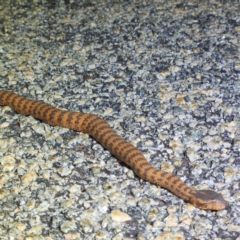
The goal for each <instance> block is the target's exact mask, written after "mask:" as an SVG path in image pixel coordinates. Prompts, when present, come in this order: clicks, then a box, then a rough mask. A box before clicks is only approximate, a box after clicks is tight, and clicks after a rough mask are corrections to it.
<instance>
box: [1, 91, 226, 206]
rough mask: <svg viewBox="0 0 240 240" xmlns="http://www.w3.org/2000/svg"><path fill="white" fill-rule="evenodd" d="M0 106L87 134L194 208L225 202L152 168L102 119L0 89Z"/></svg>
mask: <svg viewBox="0 0 240 240" xmlns="http://www.w3.org/2000/svg"><path fill="white" fill-rule="evenodd" d="M0 105H1V106H9V107H11V108H12V109H13V110H14V111H16V112H18V113H21V114H23V115H31V116H33V117H34V118H37V119H40V120H42V121H44V122H46V123H48V124H50V125H54V126H61V127H67V128H70V129H73V130H75V131H81V132H84V133H87V134H89V135H91V136H92V137H93V138H94V139H96V140H97V141H98V142H99V143H101V144H102V145H103V146H104V147H105V148H106V149H108V150H109V151H110V152H111V153H112V154H113V155H114V156H115V157H116V158H117V159H119V160H121V161H123V162H125V163H126V164H127V165H129V166H130V167H131V168H132V169H133V171H134V172H135V173H136V174H137V175H138V176H139V177H140V178H142V179H144V180H146V181H149V182H151V183H154V184H156V185H159V186H161V187H163V188H166V189H168V190H169V191H170V192H172V193H173V194H175V195H177V196H178V197H180V198H182V199H183V200H184V201H186V202H189V203H191V204H193V205H194V206H195V207H197V208H200V209H210V210H221V209H224V208H225V207H226V206H227V205H228V202H227V201H225V200H224V198H223V197H222V195H221V194H219V193H216V192H214V191H211V190H193V189H191V188H190V187H188V186H187V185H186V184H185V183H183V182H182V181H181V180H180V179H179V178H178V177H177V176H175V175H173V174H171V173H167V172H164V171H161V170H159V169H156V168H154V167H153V166H152V165H151V164H150V163H149V162H148V161H147V160H146V159H145V157H144V156H143V154H142V153H141V152H140V151H139V150H138V149H137V148H136V147H134V146H133V145H132V144H131V143H129V142H127V141H125V140H124V139H123V138H121V137H120V136H118V135H117V134H116V133H115V132H114V131H113V129H112V128H111V127H110V126H109V124H108V123H107V122H106V121H104V120H103V119H102V118H100V117H98V116H96V115H93V114H89V113H81V112H70V111H63V110H59V109H57V108H55V107H53V106H51V105H49V104H47V103H44V102H41V101H35V100H31V99H27V98H25V97H23V96H20V95H18V94H15V93H12V92H8V91H2V90H0Z"/></svg>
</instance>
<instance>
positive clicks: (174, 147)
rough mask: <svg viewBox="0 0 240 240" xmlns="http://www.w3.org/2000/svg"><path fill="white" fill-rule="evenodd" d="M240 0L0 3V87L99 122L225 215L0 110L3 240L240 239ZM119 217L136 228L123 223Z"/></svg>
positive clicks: (92, 148) (75, 137) (98, 151)
mask: <svg viewBox="0 0 240 240" xmlns="http://www.w3.org/2000/svg"><path fill="white" fill-rule="evenodd" d="M239 7H240V6H239V2H238V1H236V0H233V1H193V0H191V1H186V2H184V1H161V0H151V1H106V0H100V1H99V0H98V1H96V0H93V1H87V0H86V1H85V0H83V1H77V0H70V1H63V0H59V1H50V0H49V1H45V0H42V1H40V0H34V1H27V0H21V1H11V2H9V1H5V0H3V1H2V2H1V4H0V19H1V21H0V39H1V44H0V77H1V80H0V81H1V84H0V89H1V90H2V89H3V90H9V91H13V92H16V93H19V94H21V95H24V96H26V97H30V98H32V99H37V100H43V101H45V102H47V103H49V104H52V105H54V106H58V107H60V108H62V109H69V110H72V111H83V112H89V113H93V114H97V115H99V116H101V117H103V118H104V119H105V120H107V121H108V123H109V124H110V125H111V126H112V127H113V128H114V129H115V130H116V132H117V133H118V134H119V135H121V136H122V137H124V138H125V139H126V140H128V141H130V142H132V143H133V144H134V145H136V146H137V147H138V148H139V149H140V150H142V151H143V152H144V154H145V156H146V158H147V159H148V160H149V161H150V162H151V163H152V164H153V165H154V166H155V167H157V168H161V169H162V170H164V171H167V172H170V173H174V174H176V175H178V176H179V177H180V178H181V179H182V180H183V181H185V182H186V183H187V184H188V185H189V186H193V188H194V189H214V190H216V191H218V192H221V193H222V194H223V195H224V197H225V198H226V199H227V200H228V201H229V203H230V207H228V208H227V209H225V210H223V211H220V212H212V211H204V210H199V209H196V208H194V207H193V206H192V205H190V204H187V203H184V202H183V201H182V200H180V199H179V198H177V197H176V196H174V195H173V194H171V193H170V192H168V191H167V190H165V189H162V188H160V187H157V186H155V185H151V184H149V183H146V182H145V181H143V180H140V179H139V178H138V177H137V176H136V175H135V174H134V173H133V171H132V170H131V169H130V168H129V167H127V166H126V165H125V164H122V163H120V162H119V161H118V160H116V159H115V158H114V157H113V156H112V155H111V154H110V153H109V152H108V151H106V150H105V149H104V148H103V147H102V146H101V145H100V144H98V143H96V142H95V141H94V140H93V139H92V138H91V137H89V136H88V135H87V134H84V133H76V132H74V131H72V130H69V129H65V128H61V127H52V126H49V125H48V124H45V123H43V122H41V121H38V120H36V119H34V118H32V117H26V116H21V115H19V114H17V113H15V112H13V111H12V110H11V109H10V108H9V107H5V106H3V107H2V106H1V107H0V204H1V210H0V222H1V224H0V236H1V238H3V239H18V240H26V239H27V240H33V239H34V240H36V239H47V240H53V239H54V240H55V239H84V240H85V239H86V240H88V239H89V240H92V239H114V240H118V239H125V240H126V239H138V240H143V239H148V240H154V239H156V240H157V239H216V240H217V239H238V238H239V237H240V235H239V232H240V230H239V220H238V219H239V215H240V209H239V203H240V200H239V199H240V197H239V196H240V193H239V180H240V174H239V172H240V171H239V150H240V124H239V123H240V117H239V93H240V59H239V56H240V54H239V46H240V45H239V35H240V27H239V21H240V20H239ZM116 209H118V210H119V211H120V212H121V213H124V214H127V216H129V220H128V221H124V222H116V221H113V220H112V217H111V213H112V211H113V210H116Z"/></svg>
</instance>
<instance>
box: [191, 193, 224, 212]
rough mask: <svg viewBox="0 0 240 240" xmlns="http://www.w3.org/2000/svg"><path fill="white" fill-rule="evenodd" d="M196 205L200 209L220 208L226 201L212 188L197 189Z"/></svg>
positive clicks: (216, 209)
mask: <svg viewBox="0 0 240 240" xmlns="http://www.w3.org/2000/svg"><path fill="white" fill-rule="evenodd" d="M195 197H196V199H197V201H196V206H197V207H199V208H201V209H208V210H215V211H218V210H222V209H224V208H226V207H227V205H228V202H227V201H226V200H225V199H224V198H223V196H222V194H220V193H217V192H214V191H212V190H199V191H197V192H196V194H195Z"/></svg>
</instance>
